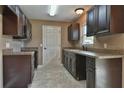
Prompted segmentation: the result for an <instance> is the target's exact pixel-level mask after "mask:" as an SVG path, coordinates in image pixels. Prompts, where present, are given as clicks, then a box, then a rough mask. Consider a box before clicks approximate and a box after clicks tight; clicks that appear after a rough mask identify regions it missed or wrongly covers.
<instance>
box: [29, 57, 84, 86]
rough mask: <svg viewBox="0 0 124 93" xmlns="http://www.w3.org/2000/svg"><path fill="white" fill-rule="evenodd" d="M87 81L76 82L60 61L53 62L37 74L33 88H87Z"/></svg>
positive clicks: (41, 68)
mask: <svg viewBox="0 0 124 93" xmlns="http://www.w3.org/2000/svg"><path fill="white" fill-rule="evenodd" d="M85 83H86V81H77V80H75V79H74V78H73V77H72V76H71V75H70V73H69V72H67V71H66V69H65V68H64V67H63V65H62V64H61V63H60V61H57V60H56V59H54V60H52V61H51V62H49V63H48V64H46V65H45V66H43V67H38V69H37V70H36V72H35V75H34V79H33V82H32V84H31V88H85V87H86V84H85Z"/></svg>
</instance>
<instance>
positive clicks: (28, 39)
mask: <svg viewBox="0 0 124 93" xmlns="http://www.w3.org/2000/svg"><path fill="white" fill-rule="evenodd" d="M14 7H15V8H14ZM38 7H39V8H40V7H41V8H43V7H47V5H46V6H45V5H44V6H43V5H41V6H40V5H39V6H28V5H27V6H24V5H21V6H13V5H5V6H2V8H1V10H2V13H1V19H0V22H1V23H0V31H1V32H0V40H1V41H0V42H2V43H0V44H2V45H0V46H1V48H2V50H3V51H2V52H3V53H2V54H1V58H2V56H4V57H3V60H4V61H1V62H3V64H4V63H6V64H4V65H5V66H3V71H2V70H1V72H0V73H1V74H2V73H3V74H4V75H5V76H7V75H8V74H10V76H11V73H10V72H7V71H10V69H12V68H16V69H14V70H15V71H18V70H19V72H15V73H14V74H15V75H17V73H18V75H20V76H21V78H23V76H24V75H25V76H26V77H25V78H24V79H23V80H22V81H18V82H24V83H25V84H26V85H23V84H24V83H22V84H21V83H19V84H18V83H16V84H17V85H16V86H15V85H12V86H11V82H10V81H12V79H11V80H10V81H9V78H8V77H6V78H7V80H8V82H9V84H8V82H5V81H4V80H5V78H3V79H2V77H0V81H2V80H3V81H4V86H3V85H2V82H1V87H20V86H21V87H22V86H23V87H28V86H27V84H31V82H32V81H33V77H34V76H35V74H36V73H35V71H37V69H38V67H39V66H40V68H42V65H44V60H43V59H44V57H46V56H45V54H43V53H44V52H43V51H44V49H45V48H46V47H44V45H45V43H46V42H44V40H43V39H44V38H43V34H44V33H43V32H41V30H42V29H41V28H42V25H44V24H45V25H49V26H59V27H61V47H60V48H61V50H60V51H59V52H58V51H57V53H60V56H58V59H57V60H62V61H61V63H62V66H63V68H64V69H65V70H67V71H68V72H69V73H68V74H70V75H72V76H73V77H74V78H75V80H77V81H78V80H79V82H80V80H86V87H88V88H94V87H96V88H98V87H102V88H104V87H109V88H111V87H115V88H118V87H119V88H120V87H124V81H123V78H124V74H123V73H124V69H123V64H124V63H123V56H124V54H123V46H124V45H123V44H124V43H123V38H124V35H123V32H124V31H123V29H124V26H123V22H124V18H123V12H122V11H123V8H124V6H119V5H118V6H114V5H113V6H107V5H100V6H98V5H96V6H93V5H77V6H76V5H72V8H71V9H72V11H73V13H74V15H73V16H76V17H75V18H74V19H73V20H72V19H71V18H70V19H71V22H69V21H67V19H64V21H62V20H61V21H60V20H59V21H54V20H55V19H54V18H55V17H54V18H52V19H53V20H38V19H31V20H30V19H29V18H28V17H27V16H29V15H30V13H31V10H33V8H34V10H33V11H35V9H37V8H38ZM60 7H63V8H64V7H65V9H64V10H66V7H69V6H68V5H63V6H60ZM70 7H71V6H70ZM78 8H79V9H81V10H83V11H84V12H83V13H82V14H80V15H76V14H75V10H76V9H78ZM13 9H15V10H16V11H17V10H18V12H17V13H18V15H15V14H16V13H14V10H13ZM29 10H30V11H29ZM28 11H29V12H28ZM65 12H66V11H65ZM26 13H27V15H26ZM34 14H35V13H34ZM20 15H23V16H20ZM25 15H26V16H25ZM118 16H119V17H118ZM69 17H70V16H69ZM30 18H31V16H30ZM19 20H20V21H19ZM65 20H66V21H65ZM17 22H20V23H18V25H17ZM6 24H9V25H6ZM10 25H11V26H10ZM6 26H7V27H6ZM21 26H22V27H23V26H24V28H23V30H20V29H22V28H21ZM25 26H26V28H25ZM2 28H3V29H2ZM44 28H45V27H44ZM85 28H87V31H86V33H84V32H85V31H84V30H86V29H85ZM11 29H12V30H11ZM17 29H18V30H19V31H27V32H26V34H25V33H23V34H22V33H21V34H20V33H18V32H17ZM25 29H26V30H25ZM49 29H50V27H49ZM51 30H52V28H51ZM11 31H13V32H11ZM15 32H16V33H15ZM55 34H56V33H55ZM20 35H22V36H20ZM88 37H90V38H88ZM91 37H92V38H91ZM84 39H86V40H85V42H84ZM55 40H56V42H60V41H59V40H58V39H56V38H55V39H53V41H55ZM55 44H56V43H55ZM12 48H13V50H12ZM42 49H43V50H42ZM46 50H47V49H46ZM12 51H14V52H12ZM19 51H21V52H19ZM48 53H49V52H48ZM34 54H35V57H32V55H33V56H34ZM52 54H56V53H54V52H51V55H47V57H49V58H51V57H52V56H53V58H56V56H57V55H59V54H57V55H52ZM8 55H9V56H11V57H13V59H11V57H10V59H9V56H8ZM17 55H18V56H19V58H18V56H17ZM14 56H15V57H14ZM25 56H27V58H28V57H29V58H28V59H29V60H28V59H27V58H24V57H25ZM59 57H60V59H59ZM15 58H16V59H15ZM20 58H21V59H20ZM33 58H34V59H33ZM49 58H46V60H47V59H49ZM30 59H32V60H35V62H32V60H30ZM9 60H12V61H11V62H14V63H13V64H15V67H13V65H10V63H9V64H7V63H8V62H9ZM13 60H14V61H13ZM17 60H18V61H17ZM19 60H20V62H22V63H21V64H20V65H18V63H17V62H19ZM68 60H69V61H68ZM91 61H92V62H91ZM27 62H28V63H27ZM75 62H76V63H75ZM0 64H1V66H2V65H3V64H2V63H0ZM22 64H23V65H22ZM31 64H33V65H34V64H35V66H34V67H33V66H32V65H31ZM72 64H75V65H78V67H77V66H75V65H72ZM26 65H27V67H26ZM29 65H30V67H29ZM45 65H47V63H46V64H45ZM45 65H44V68H45ZM17 66H18V67H17ZM21 66H22V67H21ZM6 67H8V68H6ZM9 67H11V68H10V69H9ZM23 67H24V68H23ZM90 67H91V68H90ZM1 68H2V67H1ZM5 68H6V70H5ZM32 68H33V69H32ZM75 69H76V72H75ZM28 70H29V72H28ZM34 70H35V71H34ZM20 71H22V72H21V73H22V75H21V73H20ZM23 72H25V73H23ZM5 73H6V74H5ZM19 73H20V74H19ZM29 73H30V74H29ZM32 73H33V74H32ZM44 73H45V72H44ZM77 73H78V74H77ZM101 73H102V75H101ZM111 73H112V74H111ZM14 77H15V76H14ZM114 77H115V78H114ZM29 78H30V80H29ZM101 78H103V79H101ZM17 79H18V78H17ZM7 80H6V81H7ZM19 80H20V79H19ZM25 81H27V82H25ZM13 82H14V81H13ZM6 84H7V85H6ZM13 84H14V83H13ZM53 87H54V86H53Z"/></svg>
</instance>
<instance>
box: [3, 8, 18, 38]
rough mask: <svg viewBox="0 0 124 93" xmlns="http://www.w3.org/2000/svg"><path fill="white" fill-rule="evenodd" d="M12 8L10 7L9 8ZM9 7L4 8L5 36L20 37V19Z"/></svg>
mask: <svg viewBox="0 0 124 93" xmlns="http://www.w3.org/2000/svg"><path fill="white" fill-rule="evenodd" d="M9 7H10V6H9ZM9 7H8V6H3V7H2V15H3V35H12V36H17V35H18V32H17V31H18V20H17V19H18V17H17V15H16V13H15V12H13V11H14V10H12V8H9Z"/></svg>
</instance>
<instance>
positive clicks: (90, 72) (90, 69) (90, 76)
mask: <svg viewBox="0 0 124 93" xmlns="http://www.w3.org/2000/svg"><path fill="white" fill-rule="evenodd" d="M86 80H87V81H86V85H87V88H94V87H95V59H94V58H90V57H86Z"/></svg>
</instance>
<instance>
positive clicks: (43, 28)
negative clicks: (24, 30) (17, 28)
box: [42, 25, 62, 65]
mask: <svg viewBox="0 0 124 93" xmlns="http://www.w3.org/2000/svg"><path fill="white" fill-rule="evenodd" d="M46 26H52V27H59V28H60V61H62V38H61V34H62V33H61V31H62V30H61V26H53V25H42V64H43V65H44V63H45V62H44V48H45V46H44V43H45V41H44V36H45V35H44V31H45V27H46Z"/></svg>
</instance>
